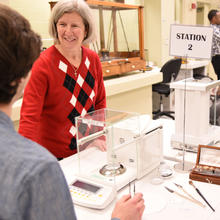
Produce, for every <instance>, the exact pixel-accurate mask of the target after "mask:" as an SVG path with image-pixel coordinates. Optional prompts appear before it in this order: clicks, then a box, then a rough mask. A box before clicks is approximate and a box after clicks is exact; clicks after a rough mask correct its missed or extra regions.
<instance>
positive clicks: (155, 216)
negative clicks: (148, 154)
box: [60, 119, 220, 220]
mask: <svg viewBox="0 0 220 220" xmlns="http://www.w3.org/2000/svg"><path fill="white" fill-rule="evenodd" d="M158 120H160V122H161V123H162V124H163V127H164V140H163V143H164V160H163V163H161V166H159V167H158V168H156V169H154V170H153V171H151V172H150V173H149V174H147V175H145V176H144V177H142V178H141V179H139V180H136V181H135V188H136V192H142V193H143V195H144V200H145V206H146V208H145V211H144V214H143V218H142V219H143V220H161V219H169V220H172V219H173V220H174V219H175V220H176V219H177V218H178V220H185V219H199V220H217V219H219V216H220V200H219V195H220V187H219V185H214V184H208V183H203V182H197V181H193V182H194V185H196V187H197V188H198V189H199V190H200V191H201V192H202V194H203V195H204V196H205V197H206V199H207V200H208V201H209V203H210V204H211V205H212V207H213V208H214V209H215V212H213V211H212V210H211V209H210V208H209V207H208V206H207V205H206V203H205V202H204V201H203V200H202V199H201V197H200V196H199V195H198V194H197V192H196V191H195V189H194V188H193V187H192V186H191V185H190V184H189V172H185V171H176V170H175V169H174V165H175V164H177V163H179V162H182V156H181V155H182V154H181V151H180V150H175V149H172V148H171V145H170V137H171V135H172V133H173V132H174V121H173V120H168V119H158ZM77 160H78V159H77V155H73V156H71V157H68V158H66V159H64V160H62V161H60V166H61V168H62V170H63V172H64V175H65V177H66V180H67V182H68V184H70V183H71V181H72V179H73V176H74V172H77V171H76V170H77V168H76V167H77V164H76V163H77ZM186 162H191V163H194V164H195V162H196V154H195V153H190V152H186ZM161 167H168V168H169V169H171V170H172V171H173V174H172V175H171V176H168V177H162V176H161V175H160V170H161ZM174 183H176V184H179V185H181V186H183V188H184V190H186V191H187V192H188V193H190V194H191V195H192V196H193V197H194V198H195V199H197V200H199V201H200V202H201V203H203V205H205V207H201V206H199V205H198V204H195V203H194V202H191V201H189V200H186V199H184V198H182V197H180V196H178V195H176V194H175V193H170V192H168V191H167V190H166V189H165V186H166V187H169V188H170V189H172V190H174V191H176V192H179V193H180V194H182V195H185V194H184V192H183V191H182V190H180V189H179V188H177V187H176V186H175V184H174ZM132 184H133V183H131V186H132ZM131 189H132V187H131ZM128 193H129V186H128V185H127V186H125V187H124V188H122V189H121V190H120V191H118V193H117V198H116V199H115V200H114V201H113V202H112V203H111V204H110V205H108V206H107V207H106V208H105V209H102V210H98V209H92V208H86V207H82V206H79V205H75V211H76V215H77V219H79V220H84V219H96V220H109V219H110V218H111V212H112V210H113V208H114V205H115V202H116V200H117V199H119V198H120V197H121V196H122V195H124V194H128Z"/></svg>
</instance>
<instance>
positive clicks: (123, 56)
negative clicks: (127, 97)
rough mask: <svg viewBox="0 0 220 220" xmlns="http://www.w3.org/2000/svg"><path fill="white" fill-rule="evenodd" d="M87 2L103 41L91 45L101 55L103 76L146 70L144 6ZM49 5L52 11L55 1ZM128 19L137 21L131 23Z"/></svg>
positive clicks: (92, 0) (90, 0)
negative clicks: (96, 20)
mask: <svg viewBox="0 0 220 220" xmlns="http://www.w3.org/2000/svg"><path fill="white" fill-rule="evenodd" d="M86 2H87V4H88V5H89V6H90V7H91V8H92V10H94V15H97V17H98V18H97V19H98V20H99V40H100V41H99V42H96V43H94V44H92V45H89V46H90V48H91V49H93V50H95V51H96V52H97V53H98V54H99V57H100V60H101V63H102V70H103V76H104V77H107V76H113V75H120V74H123V73H126V72H132V71H135V70H145V69H146V60H145V55H144V27H143V6H138V5H128V4H123V3H118V2H108V1H96V0H87V1H86ZM49 4H50V6H51V9H52V7H53V6H54V5H55V4H56V2H49ZM123 16H124V21H125V20H126V25H124V21H123ZM129 17H132V19H133V18H135V19H136V20H135V19H134V21H133V22H132V24H130V23H129V21H128V20H129ZM131 26H132V27H131ZM106 27H107V28H108V31H107V30H105V28H106ZM135 27H136V28H135ZM126 29H129V31H126ZM129 33H130V35H128V34H129ZM136 38H137V39H136ZM105 39H107V40H105ZM135 41H137V42H135Z"/></svg>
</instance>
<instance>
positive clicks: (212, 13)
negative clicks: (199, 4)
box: [208, 9, 218, 22]
mask: <svg viewBox="0 0 220 220" xmlns="http://www.w3.org/2000/svg"><path fill="white" fill-rule="evenodd" d="M217 13H218V10H215V9H212V10H210V11H209V13H208V19H209V21H210V22H211V21H212V19H213V17H215V16H216V14H217Z"/></svg>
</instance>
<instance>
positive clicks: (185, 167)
mask: <svg viewBox="0 0 220 220" xmlns="http://www.w3.org/2000/svg"><path fill="white" fill-rule="evenodd" d="M185 58H186V66H187V63H188V59H187V58H188V56H187V55H186V56H185ZM186 69H187V68H186ZM184 80H185V82H184V104H183V108H184V111H183V145H182V150H183V158H182V161H181V162H179V163H178V164H175V165H174V169H175V171H177V172H189V171H191V170H192V168H193V164H191V163H186V162H185V152H186V144H185V130H186V71H185V76H184Z"/></svg>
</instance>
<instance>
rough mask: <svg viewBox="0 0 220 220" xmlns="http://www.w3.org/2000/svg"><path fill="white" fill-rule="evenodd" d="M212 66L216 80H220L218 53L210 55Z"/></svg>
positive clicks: (219, 57) (219, 58)
mask: <svg viewBox="0 0 220 220" xmlns="http://www.w3.org/2000/svg"><path fill="white" fill-rule="evenodd" d="M212 66H213V68H214V70H215V74H216V75H217V77H218V80H220V55H215V56H213V57H212Z"/></svg>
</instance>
